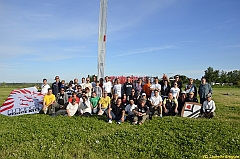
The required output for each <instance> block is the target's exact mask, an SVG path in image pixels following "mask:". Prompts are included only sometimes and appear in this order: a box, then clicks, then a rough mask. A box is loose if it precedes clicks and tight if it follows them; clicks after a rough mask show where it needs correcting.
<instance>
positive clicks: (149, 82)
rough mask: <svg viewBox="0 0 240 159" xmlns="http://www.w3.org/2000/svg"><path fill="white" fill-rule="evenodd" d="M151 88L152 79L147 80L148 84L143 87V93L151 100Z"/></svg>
mask: <svg viewBox="0 0 240 159" xmlns="http://www.w3.org/2000/svg"><path fill="white" fill-rule="evenodd" d="M150 87H151V79H150V78H147V82H146V84H145V85H144V86H143V92H144V93H146V96H147V98H150V96H151V90H150Z"/></svg>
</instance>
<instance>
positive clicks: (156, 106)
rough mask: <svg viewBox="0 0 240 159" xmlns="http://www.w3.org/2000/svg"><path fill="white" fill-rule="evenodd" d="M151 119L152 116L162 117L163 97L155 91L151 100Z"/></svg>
mask: <svg viewBox="0 0 240 159" xmlns="http://www.w3.org/2000/svg"><path fill="white" fill-rule="evenodd" d="M150 102H151V106H150V119H151V116H153V115H155V114H156V113H157V114H156V115H159V116H160V117H162V97H161V96H160V95H159V92H158V90H154V95H153V96H152V97H151V98H150Z"/></svg>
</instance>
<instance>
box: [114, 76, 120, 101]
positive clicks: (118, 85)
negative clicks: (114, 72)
mask: <svg viewBox="0 0 240 159" xmlns="http://www.w3.org/2000/svg"><path fill="white" fill-rule="evenodd" d="M113 94H117V95H118V97H120V98H121V97H122V85H121V83H120V80H119V78H117V79H116V84H115V85H114V86H113Z"/></svg>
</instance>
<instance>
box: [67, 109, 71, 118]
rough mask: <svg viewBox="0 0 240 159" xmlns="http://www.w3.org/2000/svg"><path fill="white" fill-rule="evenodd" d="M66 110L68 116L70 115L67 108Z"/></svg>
mask: <svg viewBox="0 0 240 159" xmlns="http://www.w3.org/2000/svg"><path fill="white" fill-rule="evenodd" d="M66 111H67V114H68V116H70V117H71V114H70V112H69V109H66Z"/></svg>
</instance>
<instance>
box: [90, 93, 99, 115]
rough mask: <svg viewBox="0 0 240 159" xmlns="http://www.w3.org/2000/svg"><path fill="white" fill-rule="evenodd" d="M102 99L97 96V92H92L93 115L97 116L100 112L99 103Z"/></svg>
mask: <svg viewBox="0 0 240 159" xmlns="http://www.w3.org/2000/svg"><path fill="white" fill-rule="evenodd" d="M99 100H100V98H99V97H98V96H97V95H96V92H92V97H91V99H90V103H91V105H92V113H93V114H97V112H98V102H99Z"/></svg>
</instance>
